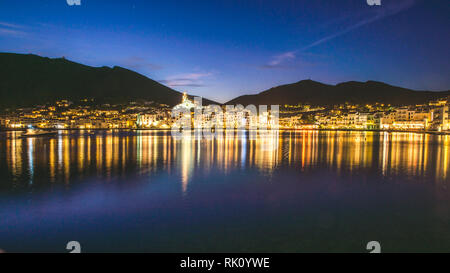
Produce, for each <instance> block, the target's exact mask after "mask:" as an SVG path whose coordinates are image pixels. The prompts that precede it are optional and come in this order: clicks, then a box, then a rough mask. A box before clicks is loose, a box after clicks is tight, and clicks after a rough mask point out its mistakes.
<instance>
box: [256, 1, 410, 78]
mask: <svg viewBox="0 0 450 273" xmlns="http://www.w3.org/2000/svg"><path fill="white" fill-rule="evenodd" d="M417 1H418V0H399V1H395V2H388V3H384V2H383V6H381V7H369V8H370V9H369V10H368V12H367V11H366V12H364V13H358V15H357V16H356V17H360V16H364V17H366V18H365V19H362V20H359V21H358V22H356V23H354V24H352V25H350V26H347V27H345V28H344V29H342V30H340V31H337V32H335V33H332V34H329V35H327V36H325V37H323V38H321V39H319V40H317V41H314V42H312V43H311V44H309V45H307V46H304V47H302V48H300V49H298V50H293V51H287V52H285V53H283V54H280V55H276V56H273V57H272V60H271V61H270V62H268V63H266V64H264V65H262V66H261V68H265V69H274V68H284V67H285V65H284V63H286V62H287V61H289V60H293V59H295V58H296V55H298V54H303V53H302V52H304V51H307V50H308V49H310V48H313V47H315V46H318V45H320V44H323V43H326V42H328V41H331V40H333V39H335V38H337V37H340V36H342V35H344V34H347V33H349V32H351V31H353V30H356V29H358V28H360V27H362V26H365V25H368V24H371V23H373V22H376V21H378V20H381V19H383V18H386V17H389V16H392V15H395V14H397V13H399V12H401V11H403V10H406V9H408V8H410V7H412V6H413V5H415V4H416V2H417ZM351 17H352V16H349V15H346V16H344V17H341V18H337V19H333V20H331V21H330V22H328V23H326V24H325V25H330V24H335V23H337V22H344V21H346V20H348V19H350V18H351Z"/></svg>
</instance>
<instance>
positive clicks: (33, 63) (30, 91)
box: [0, 53, 214, 108]
mask: <svg viewBox="0 0 450 273" xmlns="http://www.w3.org/2000/svg"><path fill="white" fill-rule="evenodd" d="M84 98H94V99H95V100H96V101H97V102H99V103H103V102H108V103H127V102H129V101H130V100H135V99H144V100H149V101H154V102H157V103H164V104H168V105H171V106H172V105H176V104H178V103H179V102H180V101H181V98H182V93H180V92H178V91H175V90H173V89H171V88H169V87H167V86H164V85H162V84H160V83H158V82H156V81H154V80H152V79H149V78H147V77H145V76H143V75H141V74H139V73H136V72H134V71H131V70H128V69H125V68H122V67H119V66H114V67H112V68H110V67H106V66H104V67H91V66H87V65H83V64H79V63H76V62H72V61H69V60H66V59H65V58H56V59H51V58H47V57H40V56H37V55H33V54H14V53H0V108H6V107H27V106H35V105H38V104H43V103H46V102H52V101H55V100H58V99H70V100H79V99H84ZM208 103H214V102H212V101H209V100H204V104H208Z"/></svg>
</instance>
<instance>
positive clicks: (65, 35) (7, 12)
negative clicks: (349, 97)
mask: <svg viewBox="0 0 450 273" xmlns="http://www.w3.org/2000/svg"><path fill="white" fill-rule="evenodd" d="M449 15H450V1H449V0H431V1H430V0H426V1H424V0H422V1H420V0H381V6H369V5H368V4H367V3H366V0H352V1H336V0H314V1H312V0H308V1H300V0H292V1H282V0H276V1H275V0H274V1H257V0H238V1H234V0H227V1H213V0H208V1H181V0H179V1H172V0H164V1H111V0H110V1H106V0H102V1H100V0H96V1H93V0H81V6H69V5H68V4H67V3H66V0H52V1H49V0H47V1H16V0H14V1H13V0H1V1H0V52H15V53H34V54H38V55H41V56H47V57H61V56H65V57H66V58H67V59H69V60H72V61H75V62H80V63H83V64H87V65H92V66H103V65H107V66H114V65H118V66H123V67H126V68H129V69H131V70H134V71H137V72H139V73H142V74H144V75H146V76H148V77H149V78H152V79H154V80H157V81H159V82H161V83H163V84H165V85H168V86H170V87H172V88H174V89H176V90H179V91H184V90H186V91H188V93H191V94H196V95H201V96H205V97H208V98H211V99H215V100H217V101H219V102H225V101H227V100H229V99H232V98H234V97H236V96H238V95H242V94H248V93H256V92H260V91H263V90H265V89H267V88H270V87H273V86H277V85H280V84H286V83H292V82H297V81H299V80H303V79H313V80H316V81H321V82H325V83H330V84H335V83H338V82H343V81H349V80H357V81H367V80H377V81H383V82H387V83H389V84H393V85H398V86H403V87H407V88H412V89H418V90H448V89H450V53H449V48H450V35H449V34H450V16H449Z"/></svg>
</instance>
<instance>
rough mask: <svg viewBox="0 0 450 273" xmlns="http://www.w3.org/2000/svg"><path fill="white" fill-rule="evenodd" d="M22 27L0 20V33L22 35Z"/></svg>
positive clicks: (23, 33)
mask: <svg viewBox="0 0 450 273" xmlns="http://www.w3.org/2000/svg"><path fill="white" fill-rule="evenodd" d="M23 28H24V27H23V26H21V25H16V24H11V23H7V22H0V35H4V36H15V37H19V36H24V35H25V34H26V32H24V31H22V29H23Z"/></svg>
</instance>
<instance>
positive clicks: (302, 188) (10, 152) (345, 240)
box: [0, 131, 450, 252]
mask: <svg viewBox="0 0 450 273" xmlns="http://www.w3.org/2000/svg"><path fill="white" fill-rule="evenodd" d="M20 134H21V133H20V132H2V133H0V249H3V250H5V251H7V252H68V251H67V250H66V244H67V242H69V241H78V242H80V244H81V248H82V251H83V252H368V251H367V250H366V244H367V242H369V241H378V242H380V244H381V250H382V252H398V251H402V252H438V251H444V252H450V189H449V184H450V167H449V164H450V136H439V135H428V134H418V133H387V132H347V131H342V132H340V131H296V132H295V131H284V132H278V133H276V134H271V135H270V136H267V137H265V138H264V139H256V140H250V139H249V137H248V135H244V136H239V137H236V136H228V137H227V138H224V139H215V140H195V139H193V138H183V139H182V140H175V139H173V138H172V137H171V134H170V131H94V132H88V131H73V132H72V131H62V132H60V134H59V135H58V136H54V137H41V138H27V139H21V138H19V136H20Z"/></svg>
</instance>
